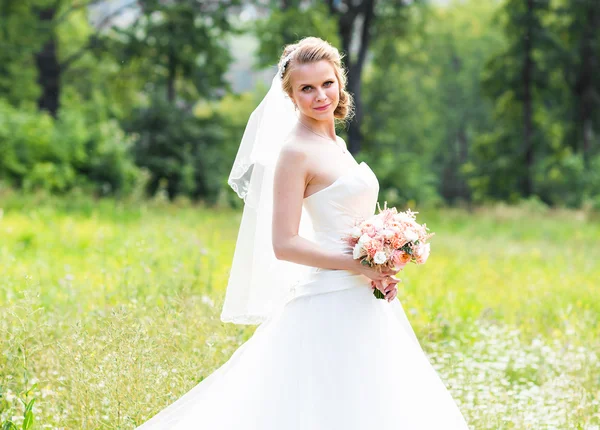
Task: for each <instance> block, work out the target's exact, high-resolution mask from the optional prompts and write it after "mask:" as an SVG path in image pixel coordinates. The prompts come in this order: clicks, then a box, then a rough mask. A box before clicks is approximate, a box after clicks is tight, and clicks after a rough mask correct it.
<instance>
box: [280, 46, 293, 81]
mask: <svg viewBox="0 0 600 430" xmlns="http://www.w3.org/2000/svg"><path fill="white" fill-rule="evenodd" d="M294 52H296V50H295V49H294V50H293V51H292V52H290V53H289V54H287V55H286V56H285V58H284V59H283V60H281V63H280V64H279V73H278V74H279V79H283V74H284V73H285V68H286V67H287V64H288V63H289V62H290V60H291V59H292V57H293V56H294Z"/></svg>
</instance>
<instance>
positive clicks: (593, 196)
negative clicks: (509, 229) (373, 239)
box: [0, 0, 600, 208]
mask: <svg viewBox="0 0 600 430" xmlns="http://www.w3.org/2000/svg"><path fill="white" fill-rule="evenodd" d="M599 16H600V3H598V2H596V1H592V0H589V1H588V0H552V1H550V0H541V1H540V0H536V1H534V0H529V1H521V0H512V1H493V0H486V1H456V2H426V1H404V0H381V1H374V0H369V1H366V0H365V1H360V2H352V3H346V2H342V1H339V0H335V1H334V0H329V1H325V2H318V1H300V0H279V1H266V0H265V1H262V2H258V1H254V2H245V1H243V0H232V1H216V0H215V1H205V2H200V1H183V0H181V1H158V0H145V1H131V0H130V1H125V0H120V1H98V0H88V1H87V2H86V1H85V0H80V1H73V0H31V1H28V2H10V1H8V0H3V2H2V6H1V7H0V29H1V31H0V154H1V157H0V180H1V181H2V184H3V185H2V186H3V187H10V188H15V189H18V190H25V191H31V190H40V189H41V190H46V191H48V192H50V193H68V192H69V191H72V190H74V189H76V190H83V192H84V193H86V194H93V195H98V196H104V195H115V196H126V195H128V194H131V193H132V192H133V190H136V189H137V190H143V191H144V193H146V194H147V195H155V194H156V193H157V191H161V190H163V191H164V192H165V193H166V194H167V195H168V197H169V198H171V199H173V198H175V197H177V196H186V197H189V198H190V199H192V200H194V201H197V200H202V201H204V202H206V203H208V204H210V205H212V204H215V203H218V204H225V205H236V204H237V205H239V202H237V201H236V200H237V199H236V198H235V197H234V194H233V193H232V192H231V191H230V190H229V189H228V185H227V176H228V174H229V171H230V169H231V165H232V160H233V158H234V156H235V153H236V150H237V147H238V144H239V141H240V138H241V135H242V133H243V129H244V125H245V122H246V120H247V118H248V116H249V114H250V113H251V112H252V110H253V109H254V108H255V107H256V105H257V103H258V101H260V99H261V98H262V96H263V95H264V94H265V92H266V89H267V88H268V85H269V83H270V82H269V77H270V76H271V75H272V73H273V72H274V70H275V65H276V64H277V61H278V55H279V53H280V51H281V48H282V46H284V44H286V43H291V42H294V41H296V40H297V39H299V38H301V37H303V36H307V35H315V36H320V37H323V38H325V39H327V40H329V41H331V42H332V43H333V44H334V45H336V46H337V47H338V48H339V49H340V50H341V51H342V52H343V53H344V54H345V55H346V59H345V64H346V66H347V67H348V70H349V89H350V91H351V92H352V93H353V94H354V95H355V98H356V101H357V109H356V116H355V118H354V120H353V121H352V122H350V123H349V124H348V125H346V126H344V127H340V130H339V132H340V134H341V135H342V136H343V137H344V138H345V139H346V140H347V142H348V145H349V147H350V150H351V152H352V153H353V155H354V156H355V157H358V158H361V159H364V160H367V161H368V162H369V165H371V166H373V169H374V170H375V171H376V173H377V175H378V177H379V178H380V183H381V190H382V200H387V201H388V202H389V203H390V204H393V205H406V204H407V203H412V202H414V203H413V204H415V203H416V204H423V203H426V204H465V203H467V204H471V203H475V204H481V203H485V202H489V201H506V202H509V203H517V202H519V201H522V200H526V201H530V202H531V201H533V202H534V203H533V204H542V205H551V206H569V207H587V208H598V207H600V158H599V153H600V137H599V133H598V130H599V129H600V109H599V105H600V73H599V71H598V70H599V68H600V65H599V64H600V63H599V56H600V42H599V40H600V32H598V31H597V30H598V28H600V24H599V20H600V17H599Z"/></svg>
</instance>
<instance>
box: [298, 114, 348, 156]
mask: <svg viewBox="0 0 600 430" xmlns="http://www.w3.org/2000/svg"><path fill="white" fill-rule="evenodd" d="M298 122H299V123H300V125H301V126H302V127H304V128H306V129H307V130H308V131H310V132H311V133H313V134H316V135H317V136H319V137H321V138H323V139H325V140H328V141H330V142H331V143H333V144H334V145H335V146H337V147H338V148H340V149H341V150H342V153H344V154H346V153H347V152H348V151H346V150H345V149H344V148H342V147H341V146H340V145H339V144H338V143H337V140H336V141H335V143H334V142H333V140H331V139H330V138H329V137H327V136H323V135H322V134H321V133H317V132H316V131H314V130H313V129H312V128H310V127H309V126H307V125H306V124H304V123H303V122H302V121H300V120H298Z"/></svg>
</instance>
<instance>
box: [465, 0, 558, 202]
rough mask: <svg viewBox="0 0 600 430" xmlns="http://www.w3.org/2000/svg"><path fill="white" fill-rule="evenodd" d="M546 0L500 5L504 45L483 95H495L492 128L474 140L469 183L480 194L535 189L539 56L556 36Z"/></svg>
mask: <svg viewBox="0 0 600 430" xmlns="http://www.w3.org/2000/svg"><path fill="white" fill-rule="evenodd" d="M548 11H549V2H548V1H547V0H543V1H534V0H525V1H523V0H508V1H507V2H506V3H505V4H504V6H503V7H502V15H500V17H499V18H500V19H501V20H503V22H504V25H503V26H504V29H505V35H506V38H507V40H508V46H507V48H506V50H505V51H504V52H501V53H500V54H498V55H495V56H494V57H493V58H492V59H491V60H490V61H489V62H488V64H487V67H486V70H485V76H484V80H483V85H484V90H485V92H486V94H487V95H488V96H489V97H490V98H491V99H492V100H495V104H496V106H495V120H496V129H495V130H494V131H492V132H491V133H489V134H487V135H484V136H481V138H480V139H479V140H478V142H476V147H475V151H476V157H477V158H478V160H477V162H476V164H477V169H476V170H477V171H478V173H477V175H476V176H478V177H476V178H474V181H473V182H472V184H473V185H474V186H475V187H478V188H481V187H483V188H485V189H486V190H485V191H483V190H482V189H480V190H479V191H478V193H479V194H488V193H489V194H492V195H494V196H495V197H499V198H514V197H515V193H517V194H518V195H521V196H524V197H529V196H530V195H532V194H533V193H534V191H535V189H534V183H533V177H534V165H535V161H536V158H535V157H536V153H539V154H542V153H543V152H544V150H545V148H544V147H543V143H544V142H545V140H544V134H543V132H544V130H543V128H542V125H541V124H540V123H538V122H537V121H536V119H535V116H534V113H535V111H536V108H539V107H540V106H541V105H542V100H543V97H546V96H547V95H548V91H547V89H548V87H549V85H548V80H549V76H550V70H548V69H547V64H546V63H545V62H544V61H543V58H544V57H543V55H544V53H546V52H551V51H552V50H553V49H555V45H556V39H555V38H554V37H553V35H552V33H551V32H550V31H549V29H548V28H547V26H546V25H545V24H544V21H543V20H544V18H545V17H546V16H547V14H548Z"/></svg>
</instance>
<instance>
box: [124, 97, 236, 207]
mask: <svg viewBox="0 0 600 430" xmlns="http://www.w3.org/2000/svg"><path fill="white" fill-rule="evenodd" d="M127 128H128V130H129V131H131V132H133V133H135V135H136V136H137V139H136V141H135V145H134V151H133V153H134V157H135V162H136V164H137V165H138V166H142V167H145V168H147V169H148V171H149V172H150V181H149V183H148V190H147V191H148V193H149V194H150V195H154V194H155V193H156V192H157V190H159V188H164V189H165V190H166V192H167V193H168V195H169V197H170V198H174V197H175V196H177V195H180V194H181V195H186V196H189V197H191V198H198V197H201V196H202V197H204V198H206V199H208V200H211V201H213V202H214V201H215V200H216V197H217V195H218V191H219V189H220V186H221V184H220V179H221V178H222V174H223V171H222V167H223V164H224V162H226V160H224V158H223V155H222V154H223V153H222V152H221V143H222V141H223V135H222V126H221V123H220V121H219V119H218V118H216V117H209V118H197V117H195V116H194V115H193V114H191V113H189V112H186V111H183V110H179V109H173V107H172V106H171V105H170V104H169V103H167V102H165V101H163V100H162V99H155V100H154V102H153V103H152V105H151V106H150V107H148V108H146V109H140V110H139V111H137V112H135V114H134V117H133V119H132V120H131V122H130V123H129V124H128V125H127Z"/></svg>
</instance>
